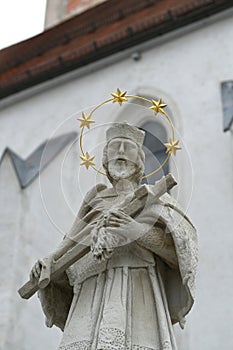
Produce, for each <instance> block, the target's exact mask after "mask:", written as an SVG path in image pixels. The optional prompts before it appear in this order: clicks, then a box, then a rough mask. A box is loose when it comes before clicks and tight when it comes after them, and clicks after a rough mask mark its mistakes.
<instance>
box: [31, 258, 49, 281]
mask: <svg viewBox="0 0 233 350" xmlns="http://www.w3.org/2000/svg"><path fill="white" fill-rule="evenodd" d="M43 267H44V268H45V267H46V264H45V263H44V261H43V259H38V260H37V262H36V263H35V264H34V265H33V267H32V269H31V272H30V280H32V279H34V278H36V279H37V280H39V279H40V275H41V271H42V268H43Z"/></svg>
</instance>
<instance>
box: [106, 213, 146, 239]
mask: <svg viewBox="0 0 233 350" xmlns="http://www.w3.org/2000/svg"><path fill="white" fill-rule="evenodd" d="M106 224H107V225H106V229H107V231H108V232H109V233H112V234H113V235H118V236H121V237H122V238H124V239H126V240H127V241H131V242H132V241H134V240H137V239H138V238H140V237H142V236H143V235H144V234H145V233H146V232H147V231H148V230H149V227H148V225H147V224H145V223H140V222H138V221H136V220H134V219H133V218H132V217H131V216H129V215H127V214H126V213H124V211H123V210H121V209H118V210H111V211H109V217H108V220H107V222H106Z"/></svg>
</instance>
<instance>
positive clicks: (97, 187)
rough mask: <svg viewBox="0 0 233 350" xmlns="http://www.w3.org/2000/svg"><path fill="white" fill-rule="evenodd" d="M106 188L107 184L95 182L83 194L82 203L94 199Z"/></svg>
mask: <svg viewBox="0 0 233 350" xmlns="http://www.w3.org/2000/svg"><path fill="white" fill-rule="evenodd" d="M106 189H107V186H106V185H105V184H102V183H100V184H97V185H95V186H93V187H92V188H91V189H90V190H89V191H88V192H87V193H86V195H85V197H84V203H87V204H88V203H90V201H91V200H92V199H94V198H95V197H96V196H97V195H98V194H99V193H100V192H101V193H102V192H103V191H105V190H106Z"/></svg>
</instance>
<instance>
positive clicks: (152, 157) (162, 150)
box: [140, 121, 169, 184]
mask: <svg viewBox="0 0 233 350" xmlns="http://www.w3.org/2000/svg"><path fill="white" fill-rule="evenodd" d="M140 129H142V130H144V131H145V132H146V135H145V140H144V144H143V150H144V152H145V156H146V162H145V174H149V173H150V172H152V171H153V170H154V169H157V168H158V167H159V166H160V164H162V163H163V162H164V160H165V159H166V157H167V153H166V147H165V146H164V143H166V142H168V136H167V132H166V129H165V128H164V126H163V125H162V124H160V123H158V122H156V121H150V122H146V123H144V124H143V125H141V127H140ZM168 163H169V162H167V164H166V165H165V166H164V167H163V168H162V169H161V170H160V171H159V172H158V173H156V174H154V175H152V176H150V177H148V178H147V179H144V180H143V183H148V184H154V183H155V181H157V180H159V179H160V178H161V177H162V176H163V175H167V174H168V172H169V164H168Z"/></svg>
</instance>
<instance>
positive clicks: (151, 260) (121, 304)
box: [40, 185, 197, 350]
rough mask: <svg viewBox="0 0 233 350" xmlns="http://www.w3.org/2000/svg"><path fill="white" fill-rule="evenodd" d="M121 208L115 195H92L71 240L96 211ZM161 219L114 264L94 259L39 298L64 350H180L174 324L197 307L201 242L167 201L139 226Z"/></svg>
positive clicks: (119, 250) (100, 191) (118, 253)
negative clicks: (60, 333)
mask: <svg viewBox="0 0 233 350" xmlns="http://www.w3.org/2000/svg"><path fill="white" fill-rule="evenodd" d="M116 201H117V194H116V193H115V192H114V190H113V189H106V187H104V186H102V185H99V186H97V187H96V189H93V190H92V191H90V192H89V193H88V194H87V196H86V198H85V200H84V203H83V205H82V207H81V209H80V212H79V214H78V218H77V219H76V222H75V223H74V225H73V227H72V229H71V231H70V233H69V235H68V236H69V237H70V238H71V239H75V236H76V235H77V234H78V232H76V230H75V228H76V223H77V220H82V219H84V218H85V216H86V215H87V214H88V213H89V212H90V210H93V209H99V211H103V212H104V211H105V210H107V209H109V207H111V205H113V204H114V203H115V202H116ZM158 213H159V214H158ZM158 216H159V221H157V220H156V222H157V224H155V225H154V226H153V227H152V228H151V230H150V231H149V232H148V233H147V234H145V235H144V236H143V237H140V238H139V239H137V240H136V241H134V242H131V243H128V244H123V245H121V246H118V247H116V248H115V249H114V251H113V254H112V256H111V257H110V258H109V259H108V260H107V261H102V262H100V263H98V262H97V261H96V260H95V259H94V258H93V256H92V253H91V252H90V253H89V254H87V255H86V256H84V257H83V258H82V259H80V260H79V261H78V262H76V263H75V264H74V265H73V266H71V267H70V268H69V269H68V270H67V276H68V279H67V278H66V276H64V278H63V279H62V278H61V279H60V280H58V281H57V282H56V283H55V282H52V283H50V285H49V286H48V287H47V288H46V289H45V290H41V291H40V299H41V302H42V307H43V309H44V312H45V315H46V317H47V325H48V326H50V327H51V326H52V325H53V324H55V325H57V326H58V327H60V328H61V329H62V330H63V331H64V333H63V338H62V341H61V345H60V347H59V350H78V349H80V350H81V349H82V350H96V349H99V350H100V349H102V350H105V349H106V350H107V349H114V350H123V349H132V350H136V349H140V350H165V349H166V350H176V349H177V347H176V343H175V338H174V334H173V327H172V324H174V323H176V322H180V324H181V326H182V327H183V324H184V317H185V315H186V314H187V313H188V312H189V310H190V309H191V307H192V304H193V300H194V289H195V283H194V282H195V272H196V266H197V238H196V232H195V229H194V227H193V226H192V224H191V223H190V221H189V220H188V218H187V217H185V216H184V214H183V213H182V211H181V209H180V208H178V207H177V206H176V205H175V203H174V200H173V199H172V198H171V197H170V196H169V195H168V194H166V195H164V196H163V197H161V199H160V200H159V202H158V204H156V205H154V206H150V207H149V208H147V209H146V210H145V211H144V212H143V215H141V219H140V218H138V219H139V221H140V220H141V221H142V222H143V220H147V221H148V220H150V219H153V218H154V217H158ZM139 217H140V215H139ZM92 220H95V218H93V219H92ZM84 222H85V220H84ZM158 222H159V223H160V224H159V225H158ZM89 224H90V223H89ZM165 227H166V232H165ZM71 286H72V289H71Z"/></svg>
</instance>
